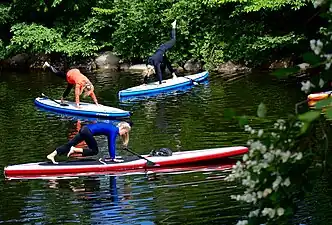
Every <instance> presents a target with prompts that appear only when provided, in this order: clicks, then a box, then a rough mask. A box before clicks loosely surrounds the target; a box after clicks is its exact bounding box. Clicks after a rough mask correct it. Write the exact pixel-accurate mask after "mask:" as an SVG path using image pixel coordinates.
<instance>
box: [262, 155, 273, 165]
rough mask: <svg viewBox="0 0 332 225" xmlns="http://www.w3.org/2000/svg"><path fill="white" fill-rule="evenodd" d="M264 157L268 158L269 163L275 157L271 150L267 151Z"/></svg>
mask: <svg viewBox="0 0 332 225" xmlns="http://www.w3.org/2000/svg"><path fill="white" fill-rule="evenodd" d="M263 157H264V159H266V160H267V162H268V163H270V162H272V161H273V159H274V155H273V154H272V153H270V152H267V153H265V154H264V155H263Z"/></svg>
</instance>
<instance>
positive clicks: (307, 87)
mask: <svg viewBox="0 0 332 225" xmlns="http://www.w3.org/2000/svg"><path fill="white" fill-rule="evenodd" d="M301 84H302V87H301V91H304V92H305V93H308V92H309V91H310V88H311V87H315V85H313V84H312V83H311V82H310V81H309V80H307V81H306V82H301Z"/></svg>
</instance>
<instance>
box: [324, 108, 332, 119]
mask: <svg viewBox="0 0 332 225" xmlns="http://www.w3.org/2000/svg"><path fill="white" fill-rule="evenodd" d="M325 116H326V118H327V119H332V108H331V107H329V108H328V109H327V110H326V111H325Z"/></svg>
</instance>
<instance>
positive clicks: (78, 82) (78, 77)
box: [43, 62, 98, 108]
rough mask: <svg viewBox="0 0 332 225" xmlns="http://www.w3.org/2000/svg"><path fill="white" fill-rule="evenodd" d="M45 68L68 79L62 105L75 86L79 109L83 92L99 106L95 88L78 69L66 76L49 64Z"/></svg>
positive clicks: (70, 71) (46, 63)
mask: <svg viewBox="0 0 332 225" xmlns="http://www.w3.org/2000/svg"><path fill="white" fill-rule="evenodd" d="M43 68H47V69H48V70H49V71H51V72H53V73H54V74H55V75H57V76H58V77H61V78H63V79H66V81H67V84H68V85H67V88H66V90H65V92H64V93H63V95H62V97H61V103H63V102H64V99H65V98H66V97H67V96H68V94H69V93H70V90H71V89H72V88H73V87H74V86H75V102H76V107H77V108H80V95H81V94H82V93H83V91H84V97H86V96H88V95H89V96H90V97H91V98H92V100H93V101H94V103H95V104H96V105H97V106H98V101H97V98H96V95H95V93H94V87H93V85H92V83H91V81H90V80H89V79H88V78H87V77H86V76H84V75H83V74H82V73H81V72H80V71H79V70H78V69H71V70H69V71H68V72H67V73H66V74H65V73H64V72H62V71H58V70H56V69H55V68H54V67H53V66H51V65H50V64H49V63H48V62H45V63H44V65H43Z"/></svg>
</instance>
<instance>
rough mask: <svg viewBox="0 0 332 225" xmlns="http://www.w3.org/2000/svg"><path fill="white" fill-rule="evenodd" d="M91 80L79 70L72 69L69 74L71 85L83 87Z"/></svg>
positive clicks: (68, 78) (68, 80) (68, 79)
mask: <svg viewBox="0 0 332 225" xmlns="http://www.w3.org/2000/svg"><path fill="white" fill-rule="evenodd" d="M86 81H89V79H88V78H87V77H86V76H84V75H83V74H81V72H80V71H79V70H78V69H71V70H69V71H68V72H67V82H68V83H69V84H74V85H75V84H78V85H81V86H83V85H84V84H85V83H86Z"/></svg>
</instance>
